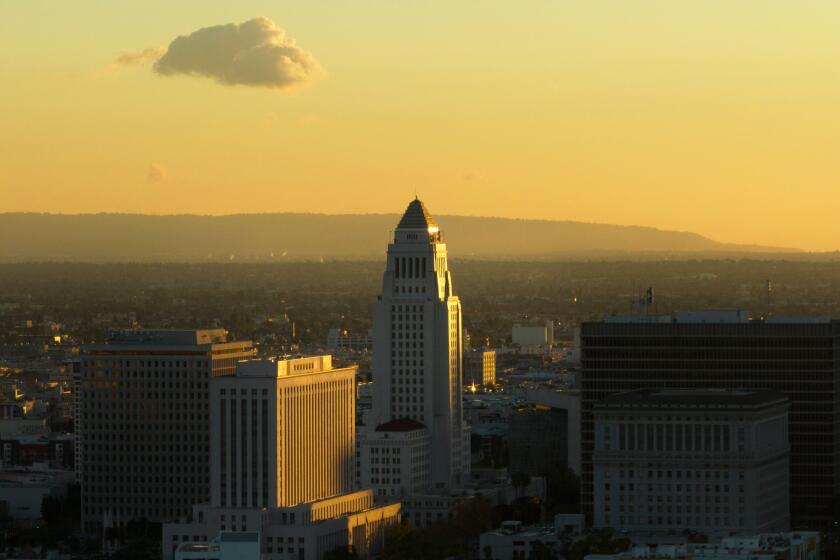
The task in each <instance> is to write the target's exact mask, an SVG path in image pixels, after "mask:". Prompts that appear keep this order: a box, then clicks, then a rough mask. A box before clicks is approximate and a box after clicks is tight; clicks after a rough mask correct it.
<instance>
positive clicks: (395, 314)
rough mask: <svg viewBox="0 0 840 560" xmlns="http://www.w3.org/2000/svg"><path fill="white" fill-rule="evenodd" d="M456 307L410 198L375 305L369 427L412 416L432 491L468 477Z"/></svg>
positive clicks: (438, 254) (435, 234) (434, 240)
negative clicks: (422, 434)
mask: <svg viewBox="0 0 840 560" xmlns="http://www.w3.org/2000/svg"><path fill="white" fill-rule="evenodd" d="M462 333H463V325H462V324H461V303H460V301H459V300H458V297H457V296H456V295H455V293H454V289H453V286H452V275H451V273H450V272H449V268H448V265H447V252H446V244H445V243H444V242H443V237H442V234H441V232H440V229H439V228H438V226H437V224H436V223H435V222H434V220H433V219H432V217H431V216H430V215H429V213H428V212H427V210H426V208H425V207H424V206H423V203H422V202H420V201H419V200H417V199H415V200H414V201H412V202H411V204H409V206H408V209H407V210H406V212H405V214H404V215H403V217H402V219H401V220H400V222H399V224H398V225H397V228H396V230H395V231H394V241H393V243H391V244H390V245H389V246H388V255H387V264H386V268H385V273H384V274H383V279H382V293H381V295H380V296H379V297H378V298H377V299H376V301H375V302H374V305H373V339H374V340H373V344H374V356H373V377H374V391H373V409H372V411H371V414H370V418H371V421H370V423H369V424H368V426H367V428H368V430H374V429H375V428H376V427H377V426H380V425H382V424H385V423H387V422H390V421H392V420H401V419H411V420H414V421H416V422H419V423H421V424H422V425H423V426H425V427H426V428H427V429H428V431H429V438H430V440H431V457H430V461H431V485H430V490H434V491H438V492H441V491H448V490H451V489H455V488H459V487H460V486H461V485H462V484H463V483H464V482H465V481H466V479H467V478H468V477H469V461H468V460H466V461H465V457H468V456H469V455H468V452H467V451H465V449H464V444H465V441H466V442H468V441H469V439H468V429H467V427H466V424H465V422H464V419H463V410H462V394H463V384H462V377H463V376H462V340H461V337H462Z"/></svg>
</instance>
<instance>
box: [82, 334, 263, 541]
mask: <svg viewBox="0 0 840 560" xmlns="http://www.w3.org/2000/svg"><path fill="white" fill-rule="evenodd" d="M253 354H254V350H253V346H252V344H251V342H248V341H238V342H228V341H227V335H226V332H225V330H224V329H208V330H127V331H115V332H113V333H111V335H110V337H109V338H108V340H107V341H106V342H105V343H104V344H90V345H84V346H82V348H81V352H80V361H81V364H80V366H81V373H80V378H79V384H78V388H79V391H80V394H79V395H78V398H79V401H78V402H79V413H78V418H77V422H78V424H77V438H78V442H79V447H80V452H79V459H80V462H81V465H80V466H79V473H80V478H81V485H82V522H83V526H84V529H85V530H86V531H96V530H98V529H100V528H102V527H103V526H113V525H119V524H124V523H126V522H127V521H129V520H131V519H146V520H148V521H155V522H162V521H168V520H173V519H178V518H179V517H182V516H184V515H188V514H189V512H190V509H191V507H192V504H194V503H197V502H202V501H207V500H208V499H209V497H210V473H209V472H208V469H207V464H208V463H209V462H210V424H209V384H210V380H211V379H212V378H214V377H218V376H224V375H231V374H233V372H234V371H235V368H236V363H237V362H238V361H239V360H242V359H245V358H249V357H251V356H253Z"/></svg>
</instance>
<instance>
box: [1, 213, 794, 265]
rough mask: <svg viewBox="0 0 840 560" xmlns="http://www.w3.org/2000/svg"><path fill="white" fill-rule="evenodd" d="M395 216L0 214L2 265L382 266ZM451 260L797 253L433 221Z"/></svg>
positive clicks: (655, 234)
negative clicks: (372, 262)
mask: <svg viewBox="0 0 840 560" xmlns="http://www.w3.org/2000/svg"><path fill="white" fill-rule="evenodd" d="M399 218H400V216H399V215H397V214H342V215H328V214H294V213H276V214H232V215H227V216H202V215H189V214H183V215H163V216H157V215H144V214H37V213H5V214H0V260H2V261H6V262H15V261H93V262H98V261H208V260H210V261H229V260H248V261H276V260H296V261H299V260H317V259H358V260H367V259H377V258H382V256H383V254H384V252H385V249H386V247H387V244H388V242H389V240H390V238H391V236H392V232H393V228H394V227H395V225H396V223H397V222H398V221H399ZM435 218H436V220H437V222H438V223H439V225H440V227H441V230H442V231H443V234H444V241H445V242H446V243H447V244H448V246H449V247H450V251H451V253H452V256H453V257H455V258H475V259H517V260H526V259H537V260H543V259H569V258H574V259H588V258H615V257H620V258H623V256H627V257H630V256H632V255H640V254H648V253H653V254H657V255H660V256H663V255H687V256H692V255H694V256H700V255H704V256H708V255H715V256H718V257H721V256H723V257H725V256H734V255H745V254H756V253H763V254H770V253H773V254H775V253H785V254H793V253H798V251H797V250H796V249H785V248H779V247H764V246H757V245H738V244H730V243H720V242H717V241H713V240H711V239H709V238H706V237H703V236H701V235H698V234H696V233H690V232H681V231H666V230H659V229H655V228H650V227H641V226H618V225H607V224H592V223H583V222H571V221H549V220H525V219H522V220H519V219H507V218H482V217H468V216H446V215H444V216H436V217H435Z"/></svg>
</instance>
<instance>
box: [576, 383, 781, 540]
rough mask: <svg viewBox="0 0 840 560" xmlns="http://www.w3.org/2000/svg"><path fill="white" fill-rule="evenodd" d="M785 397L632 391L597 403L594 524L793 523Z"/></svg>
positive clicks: (770, 528)
mask: <svg viewBox="0 0 840 560" xmlns="http://www.w3.org/2000/svg"><path fill="white" fill-rule="evenodd" d="M788 407H789V402H788V399H787V397H785V396H784V395H781V394H779V393H775V392H771V391H748V390H731V391H725V390H711V389H697V390H681V389H665V390H644V389H643V390H637V391H629V392H626V393H618V394H615V395H612V396H610V397H607V398H605V399H603V400H602V401H600V402H598V403H596V404H595V407H594V411H593V412H594V414H593V416H594V422H595V450H594V453H593V456H592V461H593V473H594V476H593V482H594V490H595V492H594V495H595V503H594V512H595V513H594V517H595V522H594V525H595V526H596V527H612V528H615V529H620V530H623V531H628V532H636V531H663V532H665V531H676V532H678V533H679V532H682V531H684V530H686V529H688V530H696V531H700V532H701V533H705V534H712V535H728V534H730V532H736V533H741V534H754V533H761V532H777V531H786V530H788V529H789V528H790V505H789V481H788V477H789V470H790V463H789V456H790V444H789V443H788V428H787V425H788Z"/></svg>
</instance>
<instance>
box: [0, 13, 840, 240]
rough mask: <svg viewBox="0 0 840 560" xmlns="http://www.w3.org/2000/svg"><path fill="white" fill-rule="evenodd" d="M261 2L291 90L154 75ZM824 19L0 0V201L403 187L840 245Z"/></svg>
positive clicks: (347, 193)
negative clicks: (184, 39)
mask: <svg viewBox="0 0 840 560" xmlns="http://www.w3.org/2000/svg"><path fill="white" fill-rule="evenodd" d="M258 16H264V17H265V18H268V20H271V22H274V24H276V26H277V27H279V28H282V29H283V30H285V32H286V34H287V36H288V37H291V38H294V40H295V41H296V46H292V47H289V48H291V49H293V51H294V52H299V53H301V54H300V56H301V57H306V56H311V57H312V58H311V60H309V61H308V62H305V63H303V66H302V68H303V69H304V74H305V75H299V76H297V77H296V78H295V79H296V80H299V82H300V83H303V84H304V85H303V86H302V87H297V86H296V87H292V88H291V89H280V90H278V89H273V88H271V87H265V86H266V84H253V83H250V84H246V85H241V83H242V82H243V81H247V80H249V79H251V77H252V74H248V75H245V74H242V76H245V77H242V76H240V75H239V74H237V76H236V77H234V78H230V74H226V77H225V78H224V79H223V81H224V80H227V81H228V83H227V84H225V83H221V82H220V81H219V79H216V80H214V79H212V78H208V77H196V76H188V75H183V73H179V71H178V70H177V68H176V66H177V64H180V63H181V62H182V61H179V60H174V58H175V53H167V56H169V57H170V58H171V59H173V60H174V62H173V63H172V64H170V65H169V66H167V68H170V70H171V69H172V68H176V69H175V70H171V71H169V72H168V75H164V74H162V73H160V72H155V71H154V70H153V60H154V59H155V58H157V57H159V56H160V55H161V54H162V53H163V52H164V49H166V48H167V47H169V45H170V43H171V42H172V41H173V40H174V39H175V38H176V37H178V36H179V35H189V34H190V33H192V32H194V31H196V30H198V29H200V28H205V27H210V26H216V25H223V24H241V23H243V22H246V21H249V20H252V19H254V18H256V17H258ZM266 21H267V20H266ZM838 30H840V3H838V2H836V1H822V2H809V1H807V0H801V1H797V2H790V1H773V0H764V1H751V0H740V1H732V0H727V1H718V0H707V1H705V2H681V1H674V0H667V1H665V0H663V1H647V0H632V1H627V0H621V1H617V0H616V1H606V0H590V1H585V2H580V1H574V2H573V1H560V0H541V1H521V2H512V1H506V2H500V1H495V0H481V1H479V0H456V1H453V0H446V1H439V0H354V1H350V0H329V1H327V0H309V1H297V2H283V1H277V0H272V1H270V2H269V1H250V0H238V1H237V2H230V1H225V2H221V1H211V0H200V1H199V0H179V1H178V2H172V1H158V0H144V1H143V2H113V1H105V0H101V1H96V2H94V1H85V0H74V1H73V2H56V1H54V0H21V1H14V0H8V1H5V2H2V3H0V84H2V87H0V212H2V211H37V212H63V213H71V212H72V213H78V212H142V213H203V214H229V213H238V212H274V211H294V212H313V211H318V212H328V213H357V212H400V211H401V210H402V209H403V208H404V207H405V204H406V202H407V201H408V200H409V199H410V198H412V197H413V196H414V192H415V188H416V190H417V191H418V193H419V194H420V196H421V198H423V199H424V201H425V202H426V203H427V206H428V207H429V209H430V210H431V211H432V212H433V213H434V214H466V215H494V216H508V217H523V218H547V219H571V220H581V221H591V222H603V223H617V224H638V225H648V226H654V227H660V228H664V229H679V230H688V231H695V232H698V233H701V234H704V235H707V236H709V237H712V238H714V239H717V240H721V241H730V242H741V243H760V244H767V245H778V246H789V247H800V248H805V249H811V250H829V249H831V250H833V249H840V220H838V219H837V218H836V214H838V211H840V32H838ZM210 39H212V37H211V38H210ZM144 49H153V50H150V51H146V54H143V52H142V51H144ZM154 49H157V50H154ZM213 52H215V51H213ZM208 53H209V54H208ZM170 54H171V56H170ZM200 54H201V56H205V55H206V56H211V55H212V54H213V53H212V52H210V51H209V50H207V49H203V48H202V49H201V50H200ZM184 56H187V55H184ZM196 56H198V55H196ZM294 56H295V55H294V54H293V55H292V58H293V59H294ZM119 57H123V59H122V60H123V62H124V63H122V64H120V63H116V62H115V60H117V59H118V58H119ZM129 62H132V63H129ZM144 62H145V63H144ZM204 63H205V64H213V61H212V60H205V61H204ZM161 64H163V62H161ZM250 70H253V68H251V67H249V71H250ZM258 70H259V68H257V70H254V72H257V71H258ZM310 71H311V74H310ZM231 82H233V83H239V84H240V85H230V83H231ZM278 83H279V82H278ZM268 85H271V84H268ZM293 85H294V84H293ZM284 87H285V86H284Z"/></svg>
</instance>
